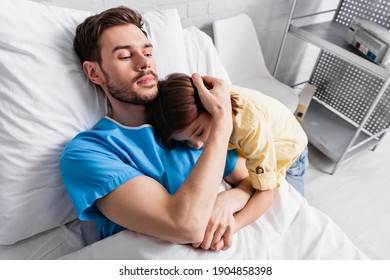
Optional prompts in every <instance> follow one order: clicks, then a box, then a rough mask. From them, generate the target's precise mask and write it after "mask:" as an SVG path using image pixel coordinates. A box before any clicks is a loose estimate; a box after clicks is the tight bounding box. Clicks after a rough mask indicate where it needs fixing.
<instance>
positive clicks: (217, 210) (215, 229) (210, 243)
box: [192, 190, 235, 251]
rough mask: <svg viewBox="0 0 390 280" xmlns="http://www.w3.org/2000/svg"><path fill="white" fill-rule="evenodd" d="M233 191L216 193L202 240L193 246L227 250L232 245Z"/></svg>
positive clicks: (233, 222) (233, 225)
mask: <svg viewBox="0 0 390 280" xmlns="http://www.w3.org/2000/svg"><path fill="white" fill-rule="evenodd" d="M233 193H234V191H233V192H232V191H231V190H228V191H224V192H221V193H219V194H218V196H217V199H216V201H215V204H214V208H213V212H212V214H211V217H210V220H209V223H208V225H207V228H206V232H205V235H204V238H203V241H202V242H200V243H197V244H192V246H193V247H195V248H199V247H201V248H202V249H204V250H209V249H211V250H215V251H219V250H221V249H222V250H227V249H229V248H230V247H231V246H232V244H233V233H234V228H235V220H234V216H233V215H234V213H235V209H234V208H233V207H232V205H234V203H232V200H234V199H235V197H234V195H233Z"/></svg>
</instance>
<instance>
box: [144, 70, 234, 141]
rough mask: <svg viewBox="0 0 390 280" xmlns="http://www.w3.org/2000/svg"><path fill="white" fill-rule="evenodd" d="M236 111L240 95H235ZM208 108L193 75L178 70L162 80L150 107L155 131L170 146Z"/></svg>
mask: <svg viewBox="0 0 390 280" xmlns="http://www.w3.org/2000/svg"><path fill="white" fill-rule="evenodd" d="M231 102H232V112H233V114H234V115H237V113H238V110H237V109H238V108H239V105H238V104H237V97H234V96H231ZM202 112H206V109H205V108H204V106H203V105H202V102H201V101H200V98H199V95H198V91H197V89H196V87H195V86H194V84H193V82H192V78H191V77H190V76H188V75H186V74H181V73H174V74H171V75H168V76H167V78H166V79H165V80H161V81H159V82H158V95H157V98H156V99H155V100H154V101H153V102H152V103H151V104H150V105H149V107H148V116H149V120H150V123H151V124H152V125H153V127H154V130H155V131H156V132H157V134H159V135H160V136H161V137H162V139H163V141H164V143H165V144H166V145H168V146H169V147H173V146H174V141H173V140H172V139H171V135H172V134H173V133H175V132H180V131H182V130H184V129H186V128H187V127H188V126H190V125H191V123H192V122H193V121H194V120H195V119H196V118H197V117H198V116H199V115H200V114H201V113H202Z"/></svg>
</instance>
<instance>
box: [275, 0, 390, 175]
mask: <svg viewBox="0 0 390 280" xmlns="http://www.w3.org/2000/svg"><path fill="white" fill-rule="evenodd" d="M295 6H296V1H294V3H293V11H292V12H291V15H293V14H294V9H295ZM334 12H335V16H334V18H333V20H332V21H329V22H323V23H317V24H312V25H304V26H301V25H299V24H296V23H295V22H296V20H295V19H294V17H293V16H291V17H290V18H291V21H290V24H289V28H288V30H287V31H286V35H287V33H288V34H291V35H293V36H295V37H297V38H299V39H301V40H303V41H305V42H308V43H310V44H313V45H315V46H317V47H319V48H320V49H321V52H320V55H319V57H318V60H317V64H316V66H315V67H314V69H313V72H312V74H311V78H310V80H309V81H308V82H309V83H310V84H313V85H315V86H316V87H317V90H316V92H315V94H314V97H313V100H312V102H311V104H310V106H309V108H308V111H307V113H306V115H305V117H304V119H303V121H302V126H303V128H304V129H305V131H306V133H307V135H308V138H309V142H310V143H311V144H312V145H313V146H314V147H316V148H317V149H318V150H319V151H321V152H322V153H323V154H325V155H326V156H327V157H328V158H329V159H331V160H332V161H333V163H334V165H333V167H332V170H331V171H330V173H331V174H333V173H334V172H335V171H336V169H337V167H338V166H339V164H340V163H342V162H344V161H346V160H348V159H350V158H352V157H353V156H355V155H357V154H358V153H359V152H361V151H363V150H367V149H374V148H375V147H376V146H377V145H378V144H379V142H380V141H381V140H382V138H383V136H384V135H385V134H386V132H387V131H388V130H389V127H390V90H389V84H390V71H389V70H388V69H384V68H382V67H381V66H379V65H377V64H375V63H373V62H371V61H369V60H368V59H366V58H364V57H363V56H362V55H361V54H360V53H358V52H357V51H356V50H355V49H354V48H353V47H352V46H350V45H349V44H348V43H347V42H346V41H345V39H344V38H345V34H346V32H347V29H348V25H349V22H350V21H351V20H352V19H354V18H364V19H368V20H372V21H375V22H377V23H378V24H380V25H382V26H384V27H385V28H387V29H389V25H390V1H384V0H372V1H369V0H360V1H359V0H353V1H352V0H343V1H340V3H339V6H338V8H337V9H336V10H335V11H334ZM308 16H311V15H308ZM283 42H285V40H283ZM282 51H283V46H282V49H281V51H280V54H279V59H280V56H281V54H282ZM279 59H278V62H279ZM277 64H278V63H277ZM276 67H277V66H276Z"/></svg>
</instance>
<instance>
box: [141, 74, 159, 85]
mask: <svg viewBox="0 0 390 280" xmlns="http://www.w3.org/2000/svg"><path fill="white" fill-rule="evenodd" d="M155 83H156V78H155V77H154V76H153V75H145V76H143V77H142V78H140V79H138V80H137V84H141V85H152V84H153V85H154V84H155Z"/></svg>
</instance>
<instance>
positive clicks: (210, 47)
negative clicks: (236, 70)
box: [183, 26, 231, 84]
mask: <svg viewBox="0 0 390 280" xmlns="http://www.w3.org/2000/svg"><path fill="white" fill-rule="evenodd" d="M183 35H184V44H185V48H186V56H187V63H188V67H189V70H190V72H191V73H194V72H197V73H199V74H200V75H210V76H214V77H218V78H220V79H223V80H225V81H226V82H227V83H229V84H231V80H230V77H229V74H228V72H227V71H226V68H225V67H224V66H223V64H222V61H221V58H220V57H219V55H218V52H217V49H216V48H215V46H214V44H213V41H212V40H211V38H210V36H208V35H207V34H206V33H204V32H203V31H202V30H200V29H199V28H197V27H195V26H190V27H187V28H185V29H184V30H183Z"/></svg>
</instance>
